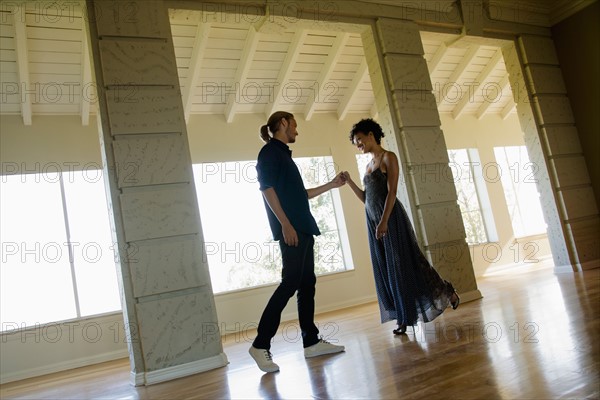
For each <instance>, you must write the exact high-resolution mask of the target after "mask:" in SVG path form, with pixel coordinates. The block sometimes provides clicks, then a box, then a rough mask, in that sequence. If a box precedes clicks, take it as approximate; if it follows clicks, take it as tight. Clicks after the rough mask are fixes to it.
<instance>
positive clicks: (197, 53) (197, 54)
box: [183, 23, 210, 122]
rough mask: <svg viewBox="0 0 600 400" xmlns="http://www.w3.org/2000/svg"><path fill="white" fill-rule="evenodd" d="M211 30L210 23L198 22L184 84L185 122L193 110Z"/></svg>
mask: <svg viewBox="0 0 600 400" xmlns="http://www.w3.org/2000/svg"><path fill="white" fill-rule="evenodd" d="M209 31H210V24H208V23H198V26H197V27H196V37H195V39H194V47H193V49H192V56H191V58H190V66H189V71H188V76H187V79H186V81H185V83H184V84H183V110H184V116H185V122H188V121H189V119H190V113H191V110H192V101H193V98H194V92H195V89H196V86H197V85H198V80H199V79H200V69H201V67H202V57H203V55H204V50H205V49H206V42H208V33H209Z"/></svg>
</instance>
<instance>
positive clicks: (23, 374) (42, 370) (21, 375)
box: [0, 349, 129, 384]
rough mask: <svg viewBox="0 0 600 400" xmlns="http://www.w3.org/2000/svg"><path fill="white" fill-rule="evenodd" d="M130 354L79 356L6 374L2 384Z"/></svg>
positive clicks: (125, 350)
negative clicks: (74, 358)
mask: <svg viewBox="0 0 600 400" xmlns="http://www.w3.org/2000/svg"><path fill="white" fill-rule="evenodd" d="M128 356H129V352H128V351H127V349H123V350H116V351H111V352H108V353H102V354H98V355H95V356H91V357H84V358H79V359H76V360H69V361H65V362H60V363H55V364H49V365H44V366H43V367H39V368H31V369H26V370H22V371H16V372H13V373H8V374H4V375H2V376H1V377H0V384H5V383H8V382H14V381H20V380H23V379H28V378H33V377H36V376H41V375H46V374H52V373H54V372H60V371H66V370H69V369H74V368H80V367H86V366H88V365H93V364H99V363H103V362H107V361H113V360H118V359H121V358H126V357H128Z"/></svg>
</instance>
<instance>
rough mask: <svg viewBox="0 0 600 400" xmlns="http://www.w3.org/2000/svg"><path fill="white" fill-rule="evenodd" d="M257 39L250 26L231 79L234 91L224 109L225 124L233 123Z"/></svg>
mask: <svg viewBox="0 0 600 400" xmlns="http://www.w3.org/2000/svg"><path fill="white" fill-rule="evenodd" d="M258 39H259V34H258V32H257V31H256V29H255V28H254V26H250V30H249V31H248V36H246V42H245V43H244V52H243V53H242V58H241V59H240V63H239V64H238V68H237V71H236V72H235V77H234V79H233V85H234V88H235V90H232V92H233V93H230V94H229V98H228V99H227V106H226V107H225V119H226V120H227V123H231V122H233V117H235V112H236V110H237V108H238V107H239V105H240V103H241V102H242V98H243V96H244V89H245V86H246V80H247V78H248V71H250V67H251V66H252V60H253V59H254V53H256V46H258Z"/></svg>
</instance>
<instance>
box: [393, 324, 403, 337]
mask: <svg viewBox="0 0 600 400" xmlns="http://www.w3.org/2000/svg"><path fill="white" fill-rule="evenodd" d="M392 332H394V335H404V334H405V333H406V325H398V329H394V330H393V331H392Z"/></svg>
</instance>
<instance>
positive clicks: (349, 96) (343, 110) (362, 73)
mask: <svg viewBox="0 0 600 400" xmlns="http://www.w3.org/2000/svg"><path fill="white" fill-rule="evenodd" d="M368 75H369V68H368V66H367V59H366V58H363V59H362V61H361V62H360V66H359V67H358V71H357V72H356V74H355V75H354V78H353V79H352V83H351V84H350V87H349V88H348V91H347V93H346V95H345V96H344V97H343V99H342V101H341V102H340V105H339V106H338V110H337V113H338V119H339V120H340V121H341V120H343V119H344V118H346V114H348V110H349V109H350V105H351V104H352V100H353V99H354V98H355V97H356V94H357V93H358V89H359V88H360V85H361V83H363V82H364V81H365V79H367V76H368Z"/></svg>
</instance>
